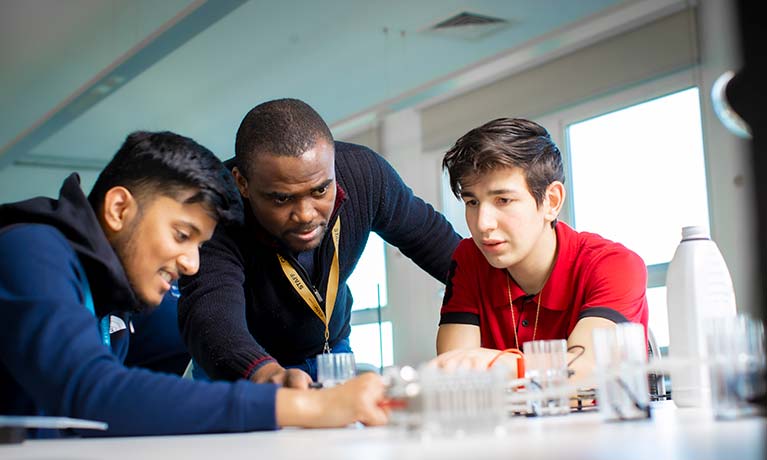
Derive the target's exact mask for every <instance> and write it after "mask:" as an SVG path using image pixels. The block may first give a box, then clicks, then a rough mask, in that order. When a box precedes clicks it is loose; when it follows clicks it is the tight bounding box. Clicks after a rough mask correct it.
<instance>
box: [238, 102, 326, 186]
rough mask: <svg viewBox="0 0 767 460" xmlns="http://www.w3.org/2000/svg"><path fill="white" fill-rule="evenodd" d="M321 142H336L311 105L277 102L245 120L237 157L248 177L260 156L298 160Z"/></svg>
mask: <svg viewBox="0 0 767 460" xmlns="http://www.w3.org/2000/svg"><path fill="white" fill-rule="evenodd" d="M318 140H324V141H327V142H330V143H332V142H333V135H332V134H331V133H330V128H328V125H327V124H326V123H325V121H324V120H323V119H322V117H320V115H319V114H318V113H317V112H316V111H315V110H314V109H313V108H311V107H310V106H309V104H307V103H306V102H303V101H299V100H298V99H276V100H273V101H269V102H264V103H263V104H259V105H257V106H255V107H253V108H252V109H251V110H250V112H248V114H247V115H245V118H243V119H242V123H240V128H239V129H238V130H237V140H236V142H235V145H234V157H235V161H236V163H237V167H238V168H240V170H241V171H242V172H243V173H244V174H245V176H246V177H247V176H248V172H249V168H250V165H251V163H252V162H253V160H254V159H255V157H256V156H257V155H259V154H262V153H268V154H271V155H278V156H291V157H298V156H301V155H303V154H304V152H306V151H307V150H309V149H311V148H312V147H313V146H314V144H316V143H317V141H318Z"/></svg>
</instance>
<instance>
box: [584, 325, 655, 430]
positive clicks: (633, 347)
mask: <svg viewBox="0 0 767 460" xmlns="http://www.w3.org/2000/svg"><path fill="white" fill-rule="evenodd" d="M593 340H594V360H595V364H596V369H595V370H596V376H597V379H598V384H597V405H598V406H599V412H600V413H601V414H602V417H603V418H604V419H605V420H634V419H642V418H649V417H650V386H649V381H648V378H647V369H646V368H647V340H646V339H645V331H644V326H642V325H641V324H637V323H620V324H616V325H615V327H614V328H598V329H594V331H593Z"/></svg>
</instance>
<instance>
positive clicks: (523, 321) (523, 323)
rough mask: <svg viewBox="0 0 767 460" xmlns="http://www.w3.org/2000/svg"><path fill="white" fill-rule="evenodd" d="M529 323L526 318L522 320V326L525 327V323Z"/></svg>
mask: <svg viewBox="0 0 767 460" xmlns="http://www.w3.org/2000/svg"><path fill="white" fill-rule="evenodd" d="M528 324H530V322H528V321H527V320H526V319H523V320H522V326H524V327H527V325H528Z"/></svg>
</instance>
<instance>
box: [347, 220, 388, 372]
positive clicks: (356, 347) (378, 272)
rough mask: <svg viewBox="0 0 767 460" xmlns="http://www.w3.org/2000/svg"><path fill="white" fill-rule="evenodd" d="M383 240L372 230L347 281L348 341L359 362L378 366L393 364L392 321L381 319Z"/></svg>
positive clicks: (383, 310) (383, 302)
mask: <svg viewBox="0 0 767 460" xmlns="http://www.w3.org/2000/svg"><path fill="white" fill-rule="evenodd" d="M384 244H385V243H384V241H383V240H382V239H381V237H380V236H378V235H377V234H375V233H371V234H370V237H369V238H368V243H367V246H365V250H364V251H363V253H362V257H361V258H360V260H359V262H358V263H357V266H356V268H355V269H354V272H353V273H352V275H351V276H350V277H349V280H348V281H347V284H348V285H349V289H350V290H351V291H352V296H353V297H354V304H353V305H352V332H351V335H350V337H349V342H350V344H351V347H352V351H354V355H355V356H354V357H355V360H356V361H357V363H358V364H369V365H371V366H373V367H375V368H377V369H380V368H382V367H384V366H391V365H392V363H393V350H394V346H393V343H392V323H391V321H383V320H382V316H383V315H384V314H387V313H388V311H387V310H386V308H385V307H386V305H387V304H388V297H387V295H386V290H387V283H386V257H385V251H384Z"/></svg>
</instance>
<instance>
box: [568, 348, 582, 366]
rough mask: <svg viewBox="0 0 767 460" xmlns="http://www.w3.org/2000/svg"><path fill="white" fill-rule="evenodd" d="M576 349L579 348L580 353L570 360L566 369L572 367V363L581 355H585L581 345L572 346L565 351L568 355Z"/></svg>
mask: <svg viewBox="0 0 767 460" xmlns="http://www.w3.org/2000/svg"><path fill="white" fill-rule="evenodd" d="M576 348H580V349H581V352H580V353H578V355H577V356H575V357H573V359H571V360H570V362H569V363H567V367H570V366H572V365H573V363H574V362H575V361H576V360H577V359H578V358H580V357H581V356H583V354H584V353H586V348H585V347H584V346H583V345H573V346H571V347H568V349H567V352H568V353H569V352H571V351H572V350H574V349H576Z"/></svg>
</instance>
